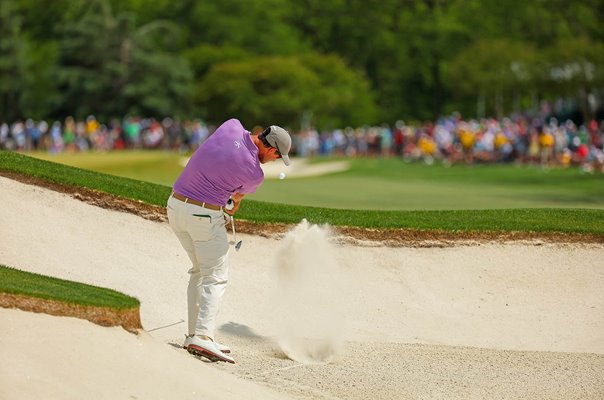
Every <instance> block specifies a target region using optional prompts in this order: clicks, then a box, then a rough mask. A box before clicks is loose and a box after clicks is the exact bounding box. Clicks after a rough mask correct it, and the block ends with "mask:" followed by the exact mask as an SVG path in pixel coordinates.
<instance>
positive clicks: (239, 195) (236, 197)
mask: <svg viewBox="0 0 604 400" xmlns="http://www.w3.org/2000/svg"><path fill="white" fill-rule="evenodd" d="M244 197H245V194H243V193H233V194H232V195H231V199H233V202H234V203H235V206H234V207H233V208H232V209H231V210H227V209H224V211H225V212H226V213H227V214H229V215H235V211H237V210H238V209H239V204H240V203H241V200H243V198H244Z"/></svg>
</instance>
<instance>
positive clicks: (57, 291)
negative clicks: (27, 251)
mask: <svg viewBox="0 0 604 400" xmlns="http://www.w3.org/2000/svg"><path fill="white" fill-rule="evenodd" d="M0 292H3V293H11V294H19V295H24V296H29V297H37V298H41V299H48V300H56V301H60V302H63V303H68V304H78V305H82V306H94V307H108V308H116V309H130V308H135V307H138V306H139V305H140V303H139V301H138V300H137V299H135V298H134V297H130V296H127V295H125V294H122V293H119V292H116V291H115V290H111V289H105V288H100V287H96V286H91V285H86V284H83V283H78V282H71V281H66V280H63V279H57V278H52V277H49V276H44V275H38V274H33V273H31V272H25V271H20V270H18V269H14V268H11V267H7V266H5V265H0Z"/></svg>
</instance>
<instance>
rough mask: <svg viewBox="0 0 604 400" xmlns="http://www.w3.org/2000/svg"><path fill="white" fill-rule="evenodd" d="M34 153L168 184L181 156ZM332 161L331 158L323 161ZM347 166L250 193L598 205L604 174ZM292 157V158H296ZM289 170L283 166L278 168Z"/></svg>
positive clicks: (386, 203)
mask: <svg viewBox="0 0 604 400" xmlns="http://www.w3.org/2000/svg"><path fill="white" fill-rule="evenodd" d="M31 155H32V156H34V157H37V158H41V159H46V160H49V161H54V162H58V163H62V164H66V165H71V166H76V167H79V168H83V169H86V170H94V171H97V172H103V173H106V174H110V175H116V176H123V177H128V178H132V179H135V180H140V181H145V182H152V183H156V184H159V185H162V186H171V185H172V183H173V182H174V181H175V180H176V178H177V177H178V175H179V174H180V172H181V171H182V168H183V166H184V163H185V162H186V158H184V157H182V156H180V155H179V154H177V153H174V152H162V151H146V152H144V151H127V152H112V153H93V152H91V153H59V154H48V153H33V154H31ZM325 161H332V160H331V159H326V160H323V162H325ZM349 161H350V166H351V167H350V169H349V170H348V171H346V172H341V173H336V174H330V175H325V176H316V177H307V178H287V179H285V180H278V179H266V180H265V182H264V184H263V185H262V186H261V187H260V188H259V189H258V192H257V193H255V194H254V195H253V196H250V197H249V198H250V199H253V200H258V201H265V202H270V203H281V204H290V205H299V206H318V207H326V208H338V209H363V210H468V209H472V210H478V209H502V208H505V209H510V208H597V209H604V175H602V174H585V173H582V172H581V171H580V169H578V168H569V169H561V168H554V169H547V170H544V169H541V168H539V167H537V166H516V165H476V166H466V165H455V166H452V167H449V168H447V167H445V166H443V165H441V164H438V163H437V164H435V165H432V166H427V165H424V164H418V163H405V162H403V161H401V160H400V159H355V160H349ZM295 162H296V161H295V160H294V163H295ZM283 170H284V171H286V172H287V168H285V167H283Z"/></svg>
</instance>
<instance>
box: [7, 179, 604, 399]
mask: <svg viewBox="0 0 604 400" xmlns="http://www.w3.org/2000/svg"><path fill="white" fill-rule="evenodd" d="M0 204H2V205H3V206H2V208H0V237H1V238H2V241H1V242H0V262H1V263H3V264H6V265H10V266H15V267H19V268H22V269H25V270H28V271H32V272H37V273H42V274H46V275H53V276H56V277H59V278H63V279H70V280H75V281H80V282H85V283H89V284H93V285H97V286H103V287H109V288H112V289H115V290H119V291H121V292H124V293H127V294H130V295H133V296H135V297H137V298H138V299H139V300H140V301H141V318H142V324H143V327H144V328H145V330H146V332H147V333H143V334H142V335H139V336H135V335H131V334H129V333H127V332H125V331H123V330H120V329H119V328H103V327H98V326H95V325H92V324H90V323H89V322H87V321H79V320H73V319H70V318H65V317H51V316H42V315H40V314H33V313H26V312H23V311H16V310H0V321H2V322H1V324H0V354H3V359H4V360H8V362H3V363H0V398H20V399H38V398H41V397H55V398H90V397H93V398H131V397H135V398H146V399H153V398H158V399H159V398H165V397H166V396H167V395H166V390H168V391H170V390H173V391H174V392H173V393H174V394H175V395H174V397H179V398H226V397H227V396H228V397H231V398H251V399H256V398H257V399H265V398H289V397H293V398H305V399H314V398H332V399H333V398H340V399H366V398H375V399H406V398H422V399H431V398H442V399H445V398H446V399H484V398H505V399H590V400H591V399H597V398H604V384H603V383H602V382H604V313H603V312H602V310H603V309H604V295H603V293H604V263H603V262H602V260H603V259H604V246H603V245H601V244H589V245H582V244H564V243H557V244H547V243H542V244H541V245H539V246H536V245H530V244H522V243H519V244H515V243H505V244H498V243H487V244H484V243H483V244H477V245H475V246H462V247H445V248H411V247H398V248H388V247H359V246H352V245H342V244H338V242H336V241H334V240H332V239H330V238H329V237H328V236H325V232H324V231H321V230H320V229H318V228H313V227H311V226H306V227H304V226H303V225H302V226H301V227H298V228H297V229H298V231H294V232H295V233H293V234H292V235H293V236H292V237H293V238H294V239H292V240H293V242H292V243H293V244H292V243H290V244H289V246H290V247H288V241H287V240H286V239H282V240H280V241H278V240H275V239H270V238H264V237H259V236H253V235H245V234H242V235H238V236H241V239H243V240H244V243H245V244H244V246H243V247H242V249H241V251H239V252H232V253H231V255H230V263H231V264H230V265H231V270H230V282H229V287H228V289H227V293H226V296H225V299H224V303H223V307H222V310H221V313H220V315H219V319H218V326H219V331H218V335H219V336H218V339H219V340H220V341H222V342H224V343H226V344H229V345H230V346H231V347H232V348H233V357H234V358H235V359H236V361H237V362H238V364H237V365H236V366H232V365H226V364H209V363H205V362H203V361H200V360H198V359H196V358H194V357H192V356H190V355H189V354H187V353H186V352H185V351H184V350H182V349H180V348H179V345H180V344H181V343H182V341H183V338H184V333H185V323H184V320H185V316H186V285H187V279H188V276H187V272H186V271H187V269H188V268H189V266H188V258H187V256H186V255H185V254H184V252H183V250H182V248H181V247H180V245H179V243H178V241H177V239H176V238H175V237H174V235H173V234H172V232H171V230H170V228H169V226H168V225H167V224H166V223H165V222H153V221H149V220H145V219H142V218H140V217H137V216H135V215H131V214H126V213H121V212H116V211H110V210H105V209H101V208H98V207H94V206H90V205H88V204H85V203H83V202H81V201H78V200H75V199H73V198H71V197H69V196H68V195H65V194H61V193H56V192H53V191H50V190H47V189H43V188H39V187H35V186H30V185H25V184H22V183H19V182H16V181H13V180H10V179H6V178H2V177H0ZM313 229H318V230H313ZM304 235H310V236H304ZM322 235H323V236H322ZM301 236H302V237H304V240H302V245H301V246H300V247H298V245H297V244H295V242H296V240H295V238H296V237H297V238H299V237H301ZM309 243H314V244H313V245H311V246H307V244H309ZM323 244H325V245H326V247H323ZM292 246H293V247H292ZM291 254H299V255H298V256H295V257H292V256H291ZM284 257H285V258H286V259H289V258H295V259H296V260H298V259H300V258H301V259H304V260H305V261H304V262H302V263H299V264H298V265H297V266H296V263H293V264H291V263H288V262H285V261H284V260H283V258H284ZM280 258H281V261H279V259H280ZM326 260H327V261H326ZM329 260H332V261H329ZM296 262H297V261H296ZM321 265H323V267H321ZM332 266H333V267H334V269H333V270H329V268H330V267H332ZM279 267H284V268H286V269H287V268H290V272H292V271H293V272H292V273H293V276H297V275H296V274H298V273H308V275H307V276H304V277H303V278H302V279H298V278H296V279H293V280H290V281H289V283H288V280H287V279H285V280H283V279H280V278H279V277H278V274H277V273H276V272H277V271H279ZM300 267H303V269H302V270H301V271H302V272H300V271H299V270H298V268H300ZM291 268H293V270H291ZM296 271H298V272H296ZM285 276H287V275H285ZM282 278H283V275H282ZM300 282H304V284H303V285H302V284H300ZM288 287H289V289H290V290H292V296H290V297H291V298H290V299H286V300H288V301H289V300H292V302H291V303H289V307H291V308H292V310H291V312H290V317H292V318H293V321H297V320H300V321H301V320H305V321H313V322H309V324H311V325H313V326H309V327H305V326H303V325H302V326H295V325H291V326H290V327H288V326H287V323H286V322H287V320H286V318H285V317H283V316H279V312H280V311H279V310H278V307H277V305H279V306H283V307H284V308H285V309H286V310H287V307H288V303H287V301H285V300H282V304H275V295H276V294H278V293H279V291H282V290H284V288H288ZM304 288H310V290H315V291H316V292H315V293H314V294H313V295H312V296H309V297H304V296H307V295H308V292H307V291H306V289H304ZM298 289H299V290H300V291H299V292H298V293H297V294H296V293H295V292H296V290H298ZM296 298H297V299H300V300H304V301H303V302H302V305H300V304H299V303H297V302H295V301H294V300H295V299H296ZM282 299H284V298H283V297H282ZM315 300H316V302H315ZM304 304H307V305H308V306H309V307H308V310H310V311H312V310H316V313H312V312H310V313H309V314H308V315H305V314H304V312H305V311H306V310H304V307H303V306H304ZM310 306H312V307H310ZM295 307H300V308H299V309H294V308H295ZM339 310H344V311H339ZM324 312H325V313H324ZM330 313H331V314H332V315H333V317H334V318H333V321H332V320H330V319H329V318H328V316H329V314H330ZM314 314H316V315H314ZM338 314H339V315H338ZM315 316H316V317H317V319H316V320H313V319H312V317H315ZM326 316H327V317H326ZM309 317H310V319H308V318H309ZM280 321H283V323H280ZM321 322H327V324H326V326H325V327H324V328H320V325H321ZM332 322H337V323H333V324H331V325H330V323H332ZM315 325H316V326H315ZM333 326H336V328H335V329H332V328H333ZM286 327H287V328H288V329H285V328H286ZM315 327H316V328H320V329H317V330H316V331H315V332H312V331H308V330H306V329H307V328H308V329H309V330H310V329H311V328H315ZM280 328H282V330H285V331H286V332H288V331H289V333H290V336H287V335H285V336H284V335H283V332H282V331H280ZM331 334H333V336H330V335H331ZM313 336H314V337H313ZM283 337H286V339H287V338H290V341H294V343H293V349H294V350H295V349H298V350H300V349H301V350H302V352H301V353H302V354H301V355H300V354H296V353H295V351H293V350H292V349H291V348H292V346H290V347H288V344H287V340H286V341H285V342H284V341H283ZM313 339H320V340H319V341H316V340H313ZM298 340H302V341H303V342H304V341H307V340H310V342H307V343H311V344H312V345H311V346H305V345H304V343H302V344H300V342H297V341H298ZM321 340H324V342H321ZM284 343H285V344H284ZM321 343H328V345H327V347H321ZM331 344H335V345H336V347H337V349H336V348H335V347H330V345H331ZM38 345H43V346H44V349H43V351H41V350H39V349H37V348H36V346H38ZM91 346H96V347H92V348H91ZM312 346H316V347H312ZM313 349H314V350H316V352H313ZM92 350H94V351H92ZM323 355H328V357H323ZM305 357H306V358H305ZM59 359H61V360H64V361H65V362H62V363H58V362H57V360H59ZM297 360H299V361H297ZM307 361H312V362H307ZM316 361H321V362H316ZM102 385H104V386H102ZM103 387H106V388H108V389H107V390H108V391H107V392H103V391H102V388H103ZM179 388H182V392H179V391H178V390H179ZM193 392H194V393H193ZM170 393H172V392H170Z"/></svg>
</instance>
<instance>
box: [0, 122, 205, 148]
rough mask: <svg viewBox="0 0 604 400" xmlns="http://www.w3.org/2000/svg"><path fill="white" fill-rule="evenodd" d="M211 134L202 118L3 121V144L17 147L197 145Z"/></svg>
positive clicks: (0, 145)
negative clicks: (181, 119)
mask: <svg viewBox="0 0 604 400" xmlns="http://www.w3.org/2000/svg"><path fill="white" fill-rule="evenodd" d="M208 135H209V131H208V127H207V126H206V125H205V124H204V123H203V122H202V121H200V120H194V121H185V122H181V121H179V120H173V119H172V118H164V119H163V120H161V121H158V120H155V119H153V118H139V117H126V118H124V119H123V120H121V121H120V120H118V119H112V120H110V121H109V122H108V123H102V122H100V121H98V120H97V119H96V117H95V116H93V115H90V116H88V117H87V118H86V120H84V121H77V120H75V119H74V118H72V117H68V118H66V119H65V121H62V122H61V121H54V122H53V123H52V125H51V124H49V123H48V122H46V121H33V120H31V119H28V120H26V121H16V122H14V123H12V124H10V125H9V124H8V123H0V148H3V149H9V150H17V151H36V150H43V151H49V152H52V153H58V152H62V151H70V152H81V151H89V150H95V151H109V150H122V149H166V150H179V151H187V150H189V149H192V150H194V149H196V148H197V147H198V146H199V145H200V144H201V143H202V142H203V141H204V140H205V139H206V138H207V137H208Z"/></svg>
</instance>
